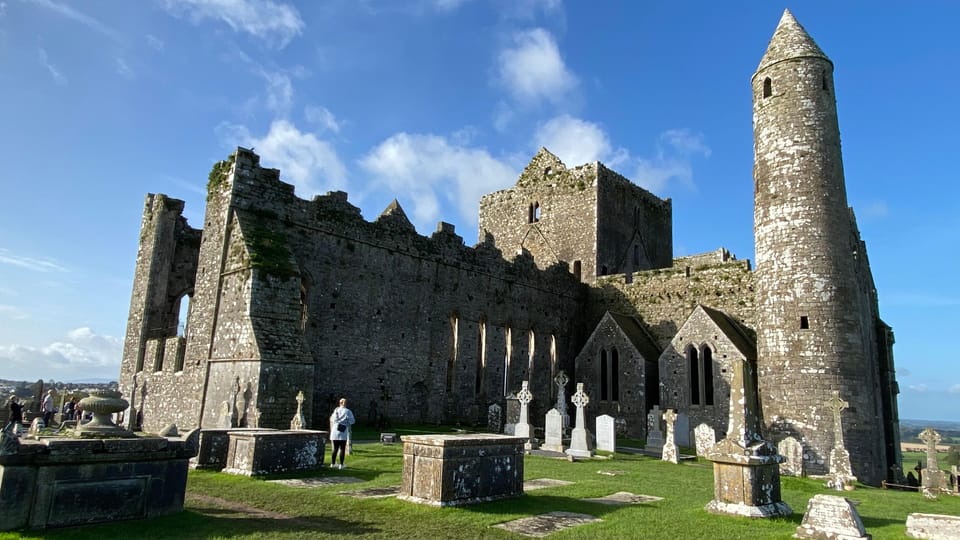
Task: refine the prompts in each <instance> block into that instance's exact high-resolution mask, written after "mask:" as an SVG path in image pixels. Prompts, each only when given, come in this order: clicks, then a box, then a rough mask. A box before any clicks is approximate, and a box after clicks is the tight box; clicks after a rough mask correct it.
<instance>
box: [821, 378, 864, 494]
mask: <svg viewBox="0 0 960 540" xmlns="http://www.w3.org/2000/svg"><path fill="white" fill-rule="evenodd" d="M825 405H826V406H827V407H829V408H830V410H831V411H833V431H834V434H833V449H831V450H830V473H829V474H828V475H827V478H828V480H827V486H828V487H832V488H833V489H835V490H837V491H842V490H848V491H849V490H852V489H853V483H854V482H856V481H857V477H856V476H854V475H853V466H852V465H851V464H850V452H848V451H847V449H846V447H844V445H843V421H842V420H841V417H840V413H841V412H842V411H843V410H844V409H846V408H847V407H849V405H850V404H849V403H847V402H846V401H844V400H842V399H840V392H834V395H833V399H831V400H829V401H827V402H826V403H825Z"/></svg>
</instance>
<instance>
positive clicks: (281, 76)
mask: <svg viewBox="0 0 960 540" xmlns="http://www.w3.org/2000/svg"><path fill="white" fill-rule="evenodd" d="M258 74H259V75H260V76H261V77H263V80H265V81H267V108H268V109H270V110H271V111H273V112H276V113H278V114H280V115H285V114H286V113H287V111H289V110H290V104H291V103H293V82H292V81H291V80H290V75H288V74H286V73H283V72H278V71H267V70H265V69H263V68H260V69H259V70H258Z"/></svg>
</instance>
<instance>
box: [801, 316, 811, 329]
mask: <svg viewBox="0 0 960 540" xmlns="http://www.w3.org/2000/svg"><path fill="white" fill-rule="evenodd" d="M809 328H810V319H808V318H807V316H806V315H801V316H800V329H801V330H807V329H809Z"/></svg>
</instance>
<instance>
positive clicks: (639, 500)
mask: <svg viewBox="0 0 960 540" xmlns="http://www.w3.org/2000/svg"><path fill="white" fill-rule="evenodd" d="M580 500H581V501H584V502H593V503H600V504H611V505H627V504H643V503H648V502H656V501H662V500H663V497H655V496H653V495H637V494H634V493H630V492H629V491H618V492H616V493H612V494H610V495H607V496H604V497H594V498H591V499H580Z"/></svg>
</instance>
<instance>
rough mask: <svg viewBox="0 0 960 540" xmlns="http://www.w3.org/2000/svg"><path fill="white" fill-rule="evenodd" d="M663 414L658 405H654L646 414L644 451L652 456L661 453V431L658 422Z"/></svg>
mask: <svg viewBox="0 0 960 540" xmlns="http://www.w3.org/2000/svg"><path fill="white" fill-rule="evenodd" d="M662 419H663V412H662V411H661V410H660V406H659V405H654V406H653V408H652V409H650V412H649V413H648V414H647V444H646V448H645V450H646V451H647V452H650V453H653V454H660V453H661V452H663V431H661V430H660V421H661V420H662Z"/></svg>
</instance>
